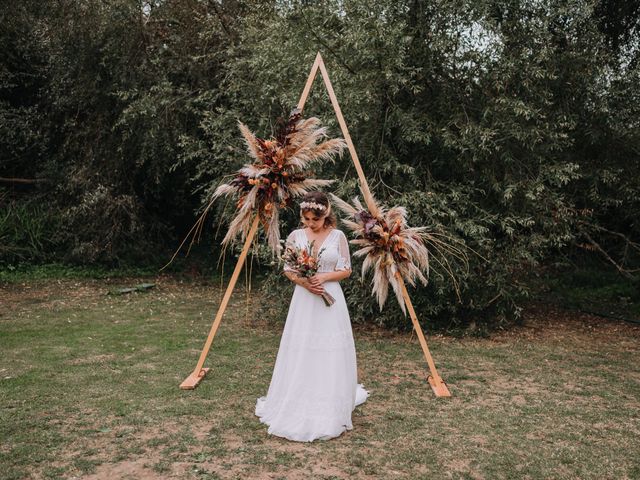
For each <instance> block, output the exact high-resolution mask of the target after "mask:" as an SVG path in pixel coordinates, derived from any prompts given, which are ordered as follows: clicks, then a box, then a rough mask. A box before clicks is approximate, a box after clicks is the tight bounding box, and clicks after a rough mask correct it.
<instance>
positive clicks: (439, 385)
mask: <svg viewBox="0 0 640 480" xmlns="http://www.w3.org/2000/svg"><path fill="white" fill-rule="evenodd" d="M318 70H320V73H321V75H322V79H323V81H324V84H325V87H326V88H327V92H328V93H329V99H330V100H331V105H332V106H333V109H334V110H335V112H336V117H337V118H338V123H339V124H340V130H341V131H342V135H343V137H344V140H345V142H346V144H347V147H348V149H349V153H350V154H351V158H352V160H353V165H354V166H355V167H356V172H358V178H359V180H360V188H361V190H362V193H363V194H364V196H365V199H366V198H367V197H371V191H370V190H369V184H368V182H367V177H366V176H365V174H364V171H363V170H362V166H361V165H360V160H359V159H358V154H357V153H356V148H355V146H354V145H353V141H352V140H351V135H349V129H348V128H347V122H345V120H344V116H343V115H342V110H341V109H340V105H339V104H338V98H337V97H336V94H335V92H334V90H333V86H332V85H331V80H330V79H329V73H328V72H327V68H326V67H325V65H324V61H323V60H322V55H320V52H318V54H317V55H316V59H315V61H314V62H313V66H312V67H311V72H310V73H309V77H308V78H307V83H306V84H305V86H304V90H303V91H302V95H301V97H300V101H299V102H298V108H300V110H302V108H303V107H304V104H305V102H306V101H307V97H308V96H309V92H310V91H311V86H312V85H313V81H314V79H315V78H316V75H317V74H318ZM396 277H397V278H398V281H399V282H400V285H401V286H402V295H403V297H404V299H405V303H406V304H407V306H408V307H409V313H410V315H411V320H412V322H413V326H414V329H415V331H416V332H417V333H418V337H419V339H420V345H421V346H422V351H423V352H424V356H425V358H426V359H427V364H428V365H429V370H430V371H431V375H429V376H428V377H427V380H428V381H429V384H430V385H431V388H432V389H433V392H434V393H435V394H436V396H437V397H450V396H451V393H450V392H449V389H448V388H447V385H446V384H445V383H444V381H443V380H442V378H441V377H440V375H438V371H437V370H436V366H435V364H434V363H433V358H432V357H431V353H429V347H428V346H427V341H426V340H425V338H424V335H423V333H422V328H421V327H420V323H419V322H418V318H417V316H416V312H415V311H414V309H413V304H412V303H411V299H410V298H409V293H408V292H407V288H406V287H405V284H404V280H403V279H402V275H400V273H399V272H398V273H397V274H396Z"/></svg>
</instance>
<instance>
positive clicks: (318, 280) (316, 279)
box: [309, 273, 327, 285]
mask: <svg viewBox="0 0 640 480" xmlns="http://www.w3.org/2000/svg"><path fill="white" fill-rule="evenodd" d="M309 281H310V282H311V283H312V284H313V285H322V284H323V283H324V282H326V281H327V279H326V278H325V276H324V274H322V273H316V274H315V275H314V276H312V277H309Z"/></svg>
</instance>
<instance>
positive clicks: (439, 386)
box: [427, 375, 451, 397]
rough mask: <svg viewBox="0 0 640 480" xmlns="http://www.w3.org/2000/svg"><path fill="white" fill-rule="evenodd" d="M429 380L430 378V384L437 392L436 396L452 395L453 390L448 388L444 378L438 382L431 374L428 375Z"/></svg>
mask: <svg viewBox="0 0 640 480" xmlns="http://www.w3.org/2000/svg"><path fill="white" fill-rule="evenodd" d="M427 380H429V384H430V385H431V389H432V390H433V393H435V394H436V397H450V396H451V392H450V391H449V389H448V388H447V384H446V383H444V382H443V381H442V380H440V382H436V380H435V379H434V378H433V377H432V376H431V375H429V376H428V377H427Z"/></svg>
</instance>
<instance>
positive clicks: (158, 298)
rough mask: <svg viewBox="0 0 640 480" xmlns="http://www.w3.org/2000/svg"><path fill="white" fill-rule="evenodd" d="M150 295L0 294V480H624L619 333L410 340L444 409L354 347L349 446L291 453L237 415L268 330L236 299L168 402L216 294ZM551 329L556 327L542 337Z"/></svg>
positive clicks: (177, 289) (293, 448) (49, 287)
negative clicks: (201, 365) (424, 345)
mask: <svg viewBox="0 0 640 480" xmlns="http://www.w3.org/2000/svg"><path fill="white" fill-rule="evenodd" d="M117 281H119V280H112V281H111V282H109V283H110V284H112V283H113V282H117ZM122 282H124V283H127V282H126V280H125V279H122ZM132 282H133V283H135V282H134V281H131V282H129V283H132ZM157 284H158V285H157V287H156V288H155V289H153V290H150V291H148V292H136V293H132V294H128V295H121V296H113V295H106V294H105V292H106V291H107V290H108V285H106V282H102V281H93V282H78V281H74V280H64V281H58V280H56V281H53V280H51V281H38V282H33V283H32V284H29V283H27V286H29V285H30V286H31V287H32V288H29V289H24V285H20V286H18V285H11V284H9V285H5V287H3V288H2V289H0V351H1V352H2V356H1V357H0V439H1V441H0V478H2V479H23V478H51V479H53V478H56V479H57V478H72V477H82V476H84V475H88V474H91V473H94V474H97V475H98V477H99V478H106V477H111V478H126V475H129V476H130V478H140V477H145V476H146V477H145V478H148V477H153V476H155V477H157V478H166V477H168V476H174V477H175V478H189V479H191V478H193V479H205V478H207V479H217V478H224V479H226V478H255V477H258V476H261V477H264V478H317V479H330V478H340V479H342V478H351V477H353V478H416V479H421V478H459V479H466V478H469V479H471V478H487V479H501V478H504V479H510V478H513V479H521V478H532V479H537V478H557V479H560V478H567V479H573V478H581V479H588V478H593V479H602V478H616V479H618V478H630V479H631V478H638V474H639V473H640V462H639V461H638V455H637V448H636V447H634V445H635V444H636V443H637V438H638V434H639V433H640V421H639V419H638V415H637V412H638V411H639V408H640V382H638V379H639V378H640V365H639V364H638V362H637V358H638V353H639V350H640V347H639V344H640V343H639V342H638V338H639V337H640V330H639V329H638V328H636V327H633V326H630V325H621V324H613V323H606V322H604V323H603V322H595V321H592V322H589V321H588V320H584V321H583V320H575V319H572V318H571V317H563V316H562V315H564V314H558V313H557V312H537V311H536V312H534V313H532V314H528V316H527V315H526V318H527V319H526V321H525V326H523V327H520V330H517V331H513V332H508V333H506V334H503V335H502V336H495V335H494V336H493V337H491V338H488V339H478V338H463V339H452V338H446V337H435V338H431V337H428V340H429V345H430V348H431V351H432V353H433V355H434V358H435V361H436V364H437V365H438V368H439V371H440V373H441V375H442V376H443V378H444V379H445V380H446V381H447V383H448V385H449V387H450V389H451V391H452V393H453V397H452V398H449V399H436V398H435V397H434V396H433V394H432V392H431V390H430V388H429V387H428V384H427V383H426V381H425V373H426V363H425V361H424V357H423V354H422V351H421V350H420V347H419V344H418V342H417V340H416V337H415V335H414V336H413V338H410V337H409V336H408V335H385V334H381V332H377V331H364V330H363V331H361V330H360V329H356V331H355V338H356V349H357V352H358V367H359V370H360V377H359V380H360V381H362V382H363V383H364V384H365V387H366V388H367V389H369V390H371V392H372V393H371V396H370V398H369V400H368V401H367V402H366V403H365V404H364V405H361V406H359V407H358V408H357V409H356V410H355V411H354V413H353V423H354V429H353V430H352V431H350V432H347V433H346V434H344V435H342V436H341V437H339V438H337V439H333V440H330V441H328V442H313V443H310V444H308V443H297V442H290V441H287V440H285V439H280V438H278V437H270V436H268V435H267V433H266V429H267V427H266V425H264V424H261V423H260V422H259V420H258V418H257V417H255V415H254V407H255V400H256V398H257V397H258V396H260V395H264V394H265V393H266V390H267V388H268V385H269V381H270V378H271V373H272V369H273V364H274V362H275V357H276V354H277V349H278V345H279V341H280V333H281V330H282V323H279V322H278V321H277V319H273V320H271V321H265V318H264V317H265V315H264V314H262V311H261V310H259V305H260V298H259V297H258V296H256V295H255V294H252V295H251V296H250V298H249V299H247V295H246V294H245V292H244V291H243V290H242V288H241V287H240V288H238V289H237V290H236V292H235V294H234V296H233V297H232V304H231V307H230V309H229V310H228V313H227V314H226V315H225V317H224V319H223V322H222V323H221V326H220V328H219V330H218V333H217V335H216V337H215V339H214V343H213V348H212V349H211V352H210V354H209V356H208V358H207V362H206V365H207V366H209V367H211V371H210V373H209V375H208V376H207V378H206V379H205V380H204V381H203V382H202V384H201V385H200V386H199V387H198V388H197V389H196V390H193V391H182V390H180V389H179V388H178V385H179V384H180V382H181V381H182V380H183V379H184V378H185V377H186V376H187V375H188V374H189V373H190V371H191V370H193V368H194V367H195V363H196V361H197V359H198V355H199V353H200V349H201V348H202V346H203V344H204V340H205V338H206V335H207V333H208V330H209V328H210V326H211V322H212V320H213V317H214V315H215V309H216V306H217V303H218V301H219V299H220V297H221V291H220V290H219V285H217V286H214V285H203V284H195V283H185V282H180V281H177V280H173V279H170V278H161V279H157ZM285 294H286V296H289V295H290V291H287V292H285ZM552 314H553V315H556V316H557V315H560V318H559V319H554V321H553V322H550V321H548V317H549V316H550V315H552ZM556 320H557V321H556ZM556 325H557V326H556ZM531 332H534V333H531ZM427 333H428V332H427Z"/></svg>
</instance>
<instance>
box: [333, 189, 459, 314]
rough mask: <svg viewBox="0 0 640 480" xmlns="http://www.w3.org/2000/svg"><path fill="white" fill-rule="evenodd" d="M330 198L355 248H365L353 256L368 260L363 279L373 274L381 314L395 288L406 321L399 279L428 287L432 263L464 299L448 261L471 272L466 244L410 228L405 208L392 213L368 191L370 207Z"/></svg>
mask: <svg viewBox="0 0 640 480" xmlns="http://www.w3.org/2000/svg"><path fill="white" fill-rule="evenodd" d="M331 197H332V199H333V201H334V202H335V204H336V206H337V207H338V208H339V209H340V210H342V211H343V212H344V213H345V214H346V215H347V217H348V218H346V219H342V222H343V223H344V224H345V225H346V226H347V227H348V228H349V230H351V233H352V234H353V235H354V236H355V239H354V240H351V241H350V243H352V244H354V245H357V246H359V247H360V248H359V250H357V251H355V252H354V254H353V255H354V256H356V257H365V258H364V261H363V262H362V277H363V278H364V277H365V275H366V273H367V272H368V271H369V270H372V271H373V280H372V283H373V291H372V294H373V295H375V296H376V298H377V300H378V305H379V306H380V310H382V307H383V306H384V304H385V302H386V300H387V296H388V292H389V284H391V287H392V288H393V291H394V292H395V294H396V298H397V299H398V303H399V304H400V308H401V309H402V311H403V313H404V314H405V315H406V314H407V312H406V306H405V301H404V296H403V295H402V287H401V285H400V282H399V281H398V278H397V275H400V276H401V277H402V279H403V280H404V281H406V282H408V283H409V284H411V285H412V286H414V287H415V286H416V284H417V282H418V281H420V282H421V283H422V284H423V285H425V286H426V285H427V283H428V277H429V271H430V264H431V263H432V262H433V263H435V264H436V265H437V266H438V267H441V268H442V269H443V270H444V271H445V272H446V273H447V274H448V275H449V276H450V277H451V279H452V280H453V284H454V288H455V290H456V294H458V296H459V285H458V282H457V280H456V277H455V275H454V273H453V269H452V267H451V263H450V261H449V259H448V257H450V258H455V259H457V260H460V261H462V263H463V264H464V265H465V267H466V268H467V269H468V258H467V255H466V253H465V251H464V250H463V248H464V245H463V244H462V243H461V242H459V241H458V240H455V239H453V238H451V237H449V236H447V235H444V234H440V233H436V232H430V231H428V230H427V228H426V227H409V226H408V225H407V220H406V219H407V210H406V209H405V208H404V207H398V206H396V207H393V208H390V209H387V208H385V207H383V206H381V205H379V204H378V202H377V201H376V199H375V198H374V196H373V195H372V194H371V193H370V192H369V191H368V189H366V190H365V194H364V199H365V204H366V207H365V206H363V205H362V204H361V203H360V200H359V199H358V198H354V199H353V205H351V204H349V203H347V202H345V201H344V200H342V199H340V198H339V197H337V196H336V195H333V194H331Z"/></svg>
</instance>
